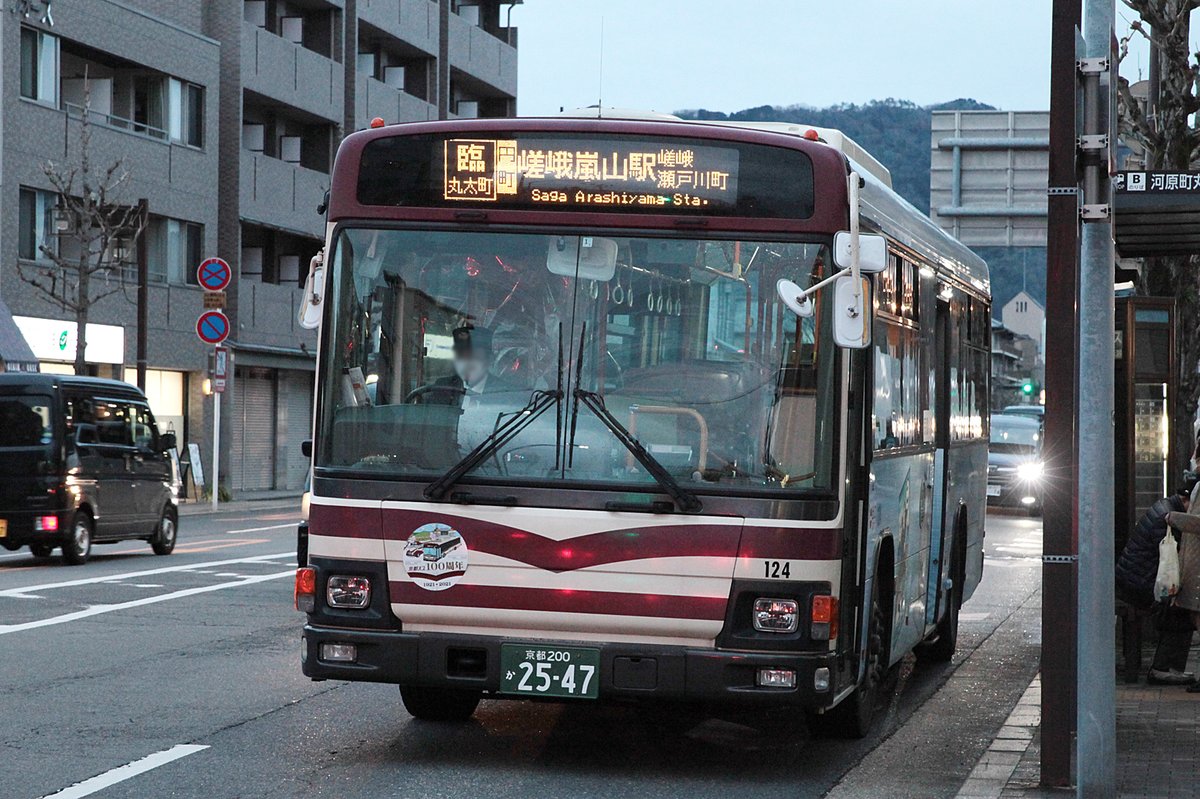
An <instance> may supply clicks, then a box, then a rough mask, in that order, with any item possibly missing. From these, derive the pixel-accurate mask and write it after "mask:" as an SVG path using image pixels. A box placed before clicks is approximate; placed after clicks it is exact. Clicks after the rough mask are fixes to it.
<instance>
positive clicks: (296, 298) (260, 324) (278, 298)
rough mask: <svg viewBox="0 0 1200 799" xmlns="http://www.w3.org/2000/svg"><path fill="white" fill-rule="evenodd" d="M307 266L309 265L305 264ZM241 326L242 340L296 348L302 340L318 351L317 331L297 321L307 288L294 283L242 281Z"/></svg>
mask: <svg viewBox="0 0 1200 799" xmlns="http://www.w3.org/2000/svg"><path fill="white" fill-rule="evenodd" d="M304 266H305V268H307V266H308V265H307V264H305V265H304ZM237 292H238V320H237V322H238V329H237V340H238V341H239V342H241V343H244V344H245V343H251V344H261V345H266V346H270V347H286V348H289V349H295V348H296V347H299V346H300V344H301V343H303V344H304V345H305V346H307V347H308V348H309V349H310V350H312V351H314V352H315V350H316V343H317V336H316V331H315V330H305V329H304V328H302V327H300V325H299V324H297V322H296V316H297V313H298V312H299V309H300V301H301V299H302V298H303V296H304V291H303V290H302V289H299V288H297V287H296V286H294V285H275V284H271V283H259V282H257V281H253V280H238V281H237Z"/></svg>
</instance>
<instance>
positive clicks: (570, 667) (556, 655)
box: [500, 644, 600, 699]
mask: <svg viewBox="0 0 1200 799" xmlns="http://www.w3.org/2000/svg"><path fill="white" fill-rule="evenodd" d="M599 676H600V650H599V649H584V648H579V647H561V646H554V647H547V646H539V645H536V644H502V645H501V646H500V693H502V694H515V695H521V696H554V697H566V698H574V699H595V698H597V697H598V696H599V695H600V690H599V689H600V686H599V682H600V681H599Z"/></svg>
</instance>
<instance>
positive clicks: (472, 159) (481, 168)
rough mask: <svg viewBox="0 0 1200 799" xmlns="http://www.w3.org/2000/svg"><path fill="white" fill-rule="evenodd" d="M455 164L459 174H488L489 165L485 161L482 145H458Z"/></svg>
mask: <svg viewBox="0 0 1200 799" xmlns="http://www.w3.org/2000/svg"><path fill="white" fill-rule="evenodd" d="M455 163H456V164H457V166H458V171H459V172H487V171H488V170H487V163H486V162H485V161H484V160H483V145H482V144H460V145H458V148H457V152H456V157H455Z"/></svg>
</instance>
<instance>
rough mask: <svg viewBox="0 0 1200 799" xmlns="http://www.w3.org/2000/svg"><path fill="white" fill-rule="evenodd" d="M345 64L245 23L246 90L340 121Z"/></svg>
mask: <svg viewBox="0 0 1200 799" xmlns="http://www.w3.org/2000/svg"><path fill="white" fill-rule="evenodd" d="M344 76H345V70H344V68H343V67H342V65H341V64H339V63H337V62H336V61H334V60H333V59H331V58H327V57H326V56H323V55H321V54H320V53H317V52H314V51H312V50H309V49H307V48H304V47H301V46H300V45H298V44H293V43H292V42H289V41H288V40H286V39H283V38H281V37H279V36H276V35H275V34H273V33H270V32H269V31H266V30H264V29H262V28H259V27H258V26H257V25H252V24H250V23H248V22H244V23H242V85H243V87H244V88H245V89H247V90H249V91H252V92H254V93H255V94H259V95H261V96H263V97H267V98H270V99H272V100H275V101H277V102H280V103H283V104H285V105H289V106H291V107H293V108H298V109H300V110H302V111H305V112H307V113H309V114H313V115H315V116H318V117H321V118H322V119H328V120H332V121H334V122H340V121H341V119H342V113H343V95H344V87H343V81H344Z"/></svg>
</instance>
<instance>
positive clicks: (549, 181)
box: [442, 137, 739, 213]
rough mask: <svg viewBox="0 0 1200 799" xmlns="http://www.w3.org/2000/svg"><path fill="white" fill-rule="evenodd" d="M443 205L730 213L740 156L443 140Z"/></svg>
mask: <svg viewBox="0 0 1200 799" xmlns="http://www.w3.org/2000/svg"><path fill="white" fill-rule="evenodd" d="M444 144H445V153H444V157H445V172H444V178H443V181H442V198H443V199H444V200H446V201H449V202H456V203H457V202H475V203H495V204H497V205H520V206H526V207H529V206H533V207H538V208H546V209H547V210H549V209H551V208H554V207H560V208H563V209H567V208H571V209H579V208H597V209H599V208H611V209H613V210H617V209H618V208H619V209H621V210H634V209H636V210H641V211H648V210H651V209H653V208H656V207H659V208H661V209H662V210H664V211H673V210H674V211H699V212H701V213H703V212H705V211H708V212H720V211H729V210H731V209H733V208H734V207H736V206H737V204H738V161H739V151H738V149H736V148H734V147H719V146H718V147H711V146H706V145H695V144H692V143H691V142H676V141H670V140H666V141H663V142H659V143H653V142H648V141H637V140H625V139H615V138H606V139H597V140H589V139H580V138H575V137H571V138H565V139H562V140H554V139H546V138H538V139H532V138H531V139H519V138H518V139H478V138H477V139H447V140H445V142H444Z"/></svg>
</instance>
